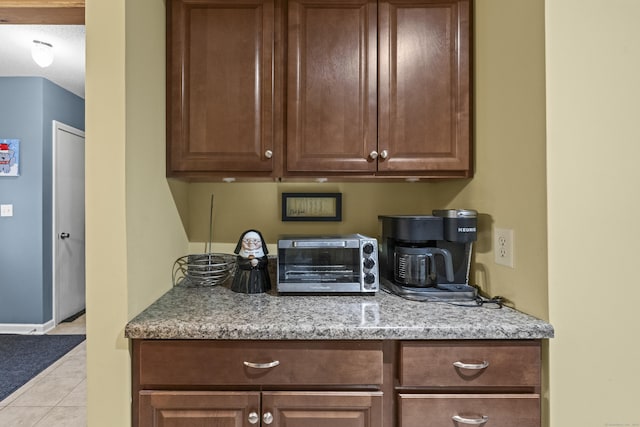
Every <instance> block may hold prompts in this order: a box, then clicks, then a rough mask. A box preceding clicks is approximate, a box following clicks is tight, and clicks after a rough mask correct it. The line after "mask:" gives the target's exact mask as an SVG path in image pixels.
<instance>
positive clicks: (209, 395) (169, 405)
mask: <svg viewBox="0 0 640 427" xmlns="http://www.w3.org/2000/svg"><path fill="white" fill-rule="evenodd" d="M138 403H139V412H138V413H139V423H138V426H139V427H200V426H205V425H207V426H208V425H215V426H216V427H240V426H247V427H248V426H251V425H252V424H251V423H250V422H249V418H250V414H251V415H253V417H254V418H256V417H258V416H259V414H260V393H258V392H211V391H202V392H196V391H141V392H140V397H139V400H138ZM255 421H257V420H255Z"/></svg>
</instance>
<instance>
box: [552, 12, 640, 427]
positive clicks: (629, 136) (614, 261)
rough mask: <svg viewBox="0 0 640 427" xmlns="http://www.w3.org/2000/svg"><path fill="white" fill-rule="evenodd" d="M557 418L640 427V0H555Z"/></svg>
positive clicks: (561, 422)
mask: <svg viewBox="0 0 640 427" xmlns="http://www.w3.org/2000/svg"><path fill="white" fill-rule="evenodd" d="M546 3H547V4H546V7H547V11H546V22H547V37H546V38H547V111H548V116H547V129H548V133H547V134H548V157H547V167H548V193H549V202H548V205H549V213H548V218H549V316H550V320H551V322H552V323H553V325H554V326H555V328H556V338H555V339H553V340H551V342H550V371H551V375H550V377H551V421H552V425H553V426H554V427H564V426H637V425H640V409H639V406H638V402H639V401H640V392H639V391H638V389H639V388H638V387H639V384H640V374H639V373H638V369H637V367H636V364H637V361H638V360H640V322H639V321H638V304H637V303H638V301H639V300H640V287H639V286H638V260H637V246H638V241H640V226H639V225H638V221H637V220H636V219H635V214H636V213H637V212H640V197H639V196H638V194H639V192H638V183H640V168H638V159H639V158H640V138H639V137H638V135H639V132H638V118H639V117H640V108H639V107H638V99H640V84H638V76H640V43H639V42H638V40H640V27H639V26H638V22H637V21H638V17H640V2H638V1H637V0H611V1H606V2H603V1H600V0H549V1H547V2H546Z"/></svg>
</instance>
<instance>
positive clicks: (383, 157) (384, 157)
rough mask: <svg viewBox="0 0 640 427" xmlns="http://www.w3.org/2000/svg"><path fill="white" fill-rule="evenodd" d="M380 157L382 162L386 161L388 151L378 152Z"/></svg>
mask: <svg viewBox="0 0 640 427" xmlns="http://www.w3.org/2000/svg"><path fill="white" fill-rule="evenodd" d="M380 157H381V158H382V160H384V159H386V158H387V157H389V151H387V150H382V151H381V152H380Z"/></svg>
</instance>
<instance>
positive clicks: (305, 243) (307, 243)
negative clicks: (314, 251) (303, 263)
mask: <svg viewBox="0 0 640 427" xmlns="http://www.w3.org/2000/svg"><path fill="white" fill-rule="evenodd" d="M293 247H294V248H346V247H347V242H345V241H344V240H319V241H313V240H294V241H293Z"/></svg>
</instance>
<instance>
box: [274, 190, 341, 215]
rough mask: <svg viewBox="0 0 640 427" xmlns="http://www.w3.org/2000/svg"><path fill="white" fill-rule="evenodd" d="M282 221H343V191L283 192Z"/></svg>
mask: <svg viewBox="0 0 640 427" xmlns="http://www.w3.org/2000/svg"><path fill="white" fill-rule="evenodd" d="M282 221H342V193H282Z"/></svg>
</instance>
